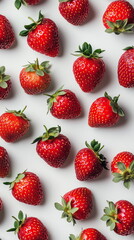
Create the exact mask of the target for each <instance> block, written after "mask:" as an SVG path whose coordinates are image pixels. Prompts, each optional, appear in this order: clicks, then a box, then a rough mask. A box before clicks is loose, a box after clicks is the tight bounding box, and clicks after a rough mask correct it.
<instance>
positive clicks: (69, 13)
mask: <svg viewBox="0 0 134 240" xmlns="http://www.w3.org/2000/svg"><path fill="white" fill-rule="evenodd" d="M59 2H60V3H59V11H60V13H61V15H62V16H63V17H64V18H65V19H66V20H67V21H68V22H69V23H71V24H73V25H81V24H83V23H84V22H85V21H86V20H87V17H88V15H89V10H90V7H89V2H88V0H81V1H79V0H59Z"/></svg>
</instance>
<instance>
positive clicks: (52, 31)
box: [20, 11, 59, 57]
mask: <svg viewBox="0 0 134 240" xmlns="http://www.w3.org/2000/svg"><path fill="white" fill-rule="evenodd" d="M30 19H31V20H32V22H33V23H32V24H30V25H25V26H24V27H25V29H26V30H23V31H21V32H20V35H21V36H28V37H27V43H28V45H29V46H30V47H31V48H32V49H33V50H35V51H37V52H40V53H42V54H45V55H47V56H49V57H56V56H58V54H59V34H58V28H57V26H56V24H55V23H54V22H53V21H52V20H51V19H48V18H44V16H43V15H42V14H41V11H40V12H39V18H38V21H37V22H35V21H34V20H33V19H32V18H30Z"/></svg>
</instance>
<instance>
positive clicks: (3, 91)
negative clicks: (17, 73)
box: [0, 66, 11, 100]
mask: <svg viewBox="0 0 134 240" xmlns="http://www.w3.org/2000/svg"><path fill="white" fill-rule="evenodd" d="M10 90H11V80H10V76H9V75H6V74H5V67H4V66H2V67H0V100H1V99H5V98H7V96H8V94H9V92H10Z"/></svg>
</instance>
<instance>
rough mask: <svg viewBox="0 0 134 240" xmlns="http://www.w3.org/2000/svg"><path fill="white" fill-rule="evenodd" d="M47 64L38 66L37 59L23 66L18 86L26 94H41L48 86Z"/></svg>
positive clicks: (43, 63) (48, 66)
mask: <svg viewBox="0 0 134 240" xmlns="http://www.w3.org/2000/svg"><path fill="white" fill-rule="evenodd" d="M49 68H50V65H49V62H48V61H45V62H42V63H41V64H40V65H39V61H38V59H36V61H35V63H30V64H28V65H25V68H23V69H22V70H21V72H20V84H21V86H22V88H23V89H24V91H25V92H26V93H27V94H32V95H33V94H39V93H43V92H44V91H45V90H46V89H47V88H48V87H49V85H50V81H51V78H50V75H49Z"/></svg>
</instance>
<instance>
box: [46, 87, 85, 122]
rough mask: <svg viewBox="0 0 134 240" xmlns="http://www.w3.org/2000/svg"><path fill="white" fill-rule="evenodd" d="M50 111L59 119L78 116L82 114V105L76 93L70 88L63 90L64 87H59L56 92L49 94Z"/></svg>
mask: <svg viewBox="0 0 134 240" xmlns="http://www.w3.org/2000/svg"><path fill="white" fill-rule="evenodd" d="M45 95H46V96H49V98H48V100H47V103H48V111H49V110H50V112H51V114H52V115H53V116H54V117H56V118H59V119H72V118H77V117H79V116H80V114H81V106H80V103H79V101H78V99H77V97H76V95H75V94H74V93H73V92H72V91H70V90H68V89H64V90H62V87H61V88H60V89H58V90H57V91H56V92H55V93H54V94H52V95H49V94H45Z"/></svg>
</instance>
